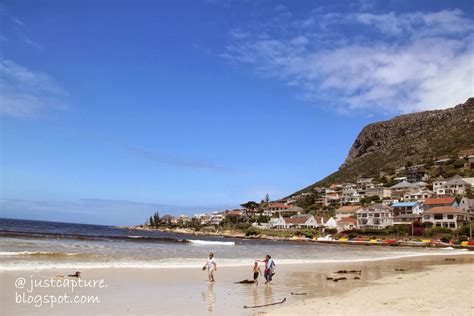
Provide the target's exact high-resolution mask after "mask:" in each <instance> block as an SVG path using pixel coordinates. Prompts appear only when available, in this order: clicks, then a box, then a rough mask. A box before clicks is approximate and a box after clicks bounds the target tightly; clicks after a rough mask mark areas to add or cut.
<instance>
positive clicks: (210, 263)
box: [202, 252, 217, 282]
mask: <svg viewBox="0 0 474 316" xmlns="http://www.w3.org/2000/svg"><path fill="white" fill-rule="evenodd" d="M202 269H203V270H206V269H207V277H208V280H209V282H214V281H215V280H214V272H215V271H217V263H216V259H215V258H214V254H213V253H212V252H210V253H209V258H208V259H207V262H206V264H205V265H204V266H203V267H202Z"/></svg>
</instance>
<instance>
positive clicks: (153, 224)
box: [149, 216, 155, 227]
mask: <svg viewBox="0 0 474 316" xmlns="http://www.w3.org/2000/svg"><path fill="white" fill-rule="evenodd" d="M149 224H150V226H151V227H154V226H155V221H154V220H153V216H150V220H149Z"/></svg>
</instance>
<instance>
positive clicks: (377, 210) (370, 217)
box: [356, 204, 393, 229]
mask: <svg viewBox="0 0 474 316" xmlns="http://www.w3.org/2000/svg"><path fill="white" fill-rule="evenodd" d="M356 213H357V228H358V229H367V228H369V229H383V228H385V227H387V226H392V225H393V217H392V208H391V207H389V206H386V205H383V204H373V205H371V206H369V207H367V208H363V209H360V210H358V211H357V212H356Z"/></svg>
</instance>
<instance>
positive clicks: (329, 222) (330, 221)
mask: <svg viewBox="0 0 474 316" xmlns="http://www.w3.org/2000/svg"><path fill="white" fill-rule="evenodd" d="M324 227H327V228H337V221H336V219H334V217H331V218H330V219H328V220H327V221H326V223H324Z"/></svg>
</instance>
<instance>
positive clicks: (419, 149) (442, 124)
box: [298, 98, 474, 193]
mask: <svg viewBox="0 0 474 316" xmlns="http://www.w3.org/2000/svg"><path fill="white" fill-rule="evenodd" d="M466 148H474V98H469V99H468V100H467V101H466V102H465V103H464V104H459V105H457V106H455V107H453V108H449V109H446V110H435V111H425V112H419V113H413V114H406V115H400V116H397V117H395V118H393V119H391V120H388V121H383V122H377V123H372V124H369V125H367V126H365V127H364V128H363V129H362V131H361V132H360V133H359V135H358V136H357V138H356V140H355V142H354V144H353V145H352V147H351V149H350V151H349V154H348V156H347V158H346V160H345V162H344V163H343V164H342V165H341V167H340V168H339V170H338V171H336V172H334V173H333V174H331V175H329V176H327V177H326V178H324V179H323V180H321V181H319V182H317V183H315V184H313V185H311V186H309V187H307V188H305V189H303V190H301V191H299V192H298V193H300V192H307V191H310V190H311V188H313V187H315V186H324V185H329V184H331V183H334V182H352V181H355V180H356V179H357V178H358V177H378V176H379V175H380V172H388V173H389V172H391V171H393V170H394V169H396V168H399V167H403V166H405V164H406V163H414V164H417V163H424V162H428V161H433V160H436V159H439V158H441V157H443V156H451V155H456V154H457V153H458V151H459V150H462V149H466Z"/></svg>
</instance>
